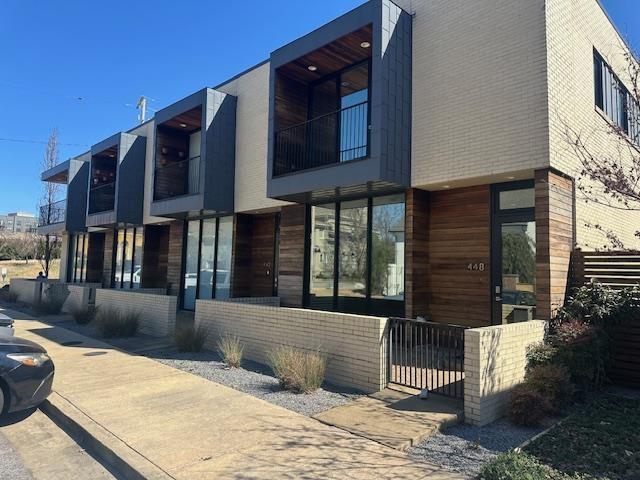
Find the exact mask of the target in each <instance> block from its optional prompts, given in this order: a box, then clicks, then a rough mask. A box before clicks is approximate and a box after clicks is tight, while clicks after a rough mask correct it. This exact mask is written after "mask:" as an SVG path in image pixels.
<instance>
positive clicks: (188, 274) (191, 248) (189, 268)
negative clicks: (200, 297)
mask: <svg viewBox="0 0 640 480" xmlns="http://www.w3.org/2000/svg"><path fill="white" fill-rule="evenodd" d="M199 243H200V222H199V221H198V220H192V221H190V222H189V223H188V226H187V247H186V255H185V267H184V297H183V306H184V308H186V309H188V310H194V309H195V308H196V288H197V287H198V245H199Z"/></svg>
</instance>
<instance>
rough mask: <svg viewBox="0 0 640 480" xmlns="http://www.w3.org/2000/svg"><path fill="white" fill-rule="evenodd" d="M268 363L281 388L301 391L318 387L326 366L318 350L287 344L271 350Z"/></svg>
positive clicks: (308, 391) (314, 389)
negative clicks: (312, 350) (304, 349)
mask: <svg viewBox="0 0 640 480" xmlns="http://www.w3.org/2000/svg"><path fill="white" fill-rule="evenodd" d="M269 363H270V364H271V367H272V368H273V371H274V373H275V374H276V377H278V380H280V385H281V386H282V387H283V388H285V389H287V390H293V391H295V392H302V393H311V392H314V391H316V390H317V389H318V388H320V387H321V386H322V382H323V381H324V375H325V372H326V368H327V360H326V358H325V356H324V355H322V354H321V353H320V352H317V351H316V352H306V351H303V350H299V349H297V348H293V347H288V346H281V347H278V348H276V349H275V350H274V351H272V352H271V353H270V354H269Z"/></svg>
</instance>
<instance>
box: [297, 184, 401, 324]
mask: <svg viewBox="0 0 640 480" xmlns="http://www.w3.org/2000/svg"><path fill="white" fill-rule="evenodd" d="M404 221H405V205H404V195H402V194H401V195H392V196H385V197H375V198H370V199H361V200H355V201H348V202H341V203H338V204H329V205H320V206H315V207H312V209H311V232H310V233H311V235H310V239H309V241H310V248H309V290H308V297H307V298H308V301H307V304H308V306H309V307H310V308H316V309H322V310H337V311H343V312H350V313H376V314H383V315H387V314H388V315H392V314H395V315H401V314H403V308H404V303H403V301H404ZM336 233H337V234H336ZM334 252H338V259H337V261H336V259H335V258H334ZM336 267H337V269H338V271H337V277H338V278H337V282H336V280H335V279H336Z"/></svg>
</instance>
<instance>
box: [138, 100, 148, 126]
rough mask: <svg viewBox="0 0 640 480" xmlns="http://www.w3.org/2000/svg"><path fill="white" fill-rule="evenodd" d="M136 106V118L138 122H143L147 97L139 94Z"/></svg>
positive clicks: (145, 115) (145, 116)
mask: <svg viewBox="0 0 640 480" xmlns="http://www.w3.org/2000/svg"><path fill="white" fill-rule="evenodd" d="M136 108H137V109H138V110H139V112H138V120H139V121H140V123H144V121H145V120H146V118H147V97H145V96H144V95H143V96H141V97H140V100H138V104H137V105H136Z"/></svg>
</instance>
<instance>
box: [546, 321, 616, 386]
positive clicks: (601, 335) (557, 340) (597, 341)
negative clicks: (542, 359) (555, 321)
mask: <svg viewBox="0 0 640 480" xmlns="http://www.w3.org/2000/svg"><path fill="white" fill-rule="evenodd" d="M549 341H550V343H551V344H552V345H553V346H554V347H555V348H556V349H557V352H558V353H557V359H558V362H559V363H560V364H562V365H564V366H566V367H567V369H568V370H569V373H570V374H571V378H572V380H573V382H574V383H575V384H576V385H577V386H578V387H579V388H581V389H583V390H589V389H599V388H600V387H602V385H603V384H604V383H605V381H606V378H607V376H606V370H607V368H608V366H609V363H610V355H609V353H610V352H609V350H610V347H609V345H610V339H609V336H608V334H607V332H606V331H604V330H603V329H602V328H601V327H597V326H594V325H589V324H586V323H583V322H580V321H578V320H572V321H568V322H566V323H563V324H561V325H559V326H557V327H556V329H555V333H554V334H553V335H552V336H551V337H550V338H549Z"/></svg>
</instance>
